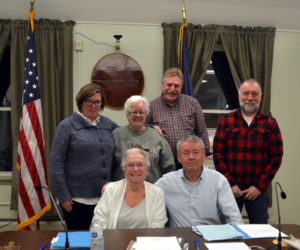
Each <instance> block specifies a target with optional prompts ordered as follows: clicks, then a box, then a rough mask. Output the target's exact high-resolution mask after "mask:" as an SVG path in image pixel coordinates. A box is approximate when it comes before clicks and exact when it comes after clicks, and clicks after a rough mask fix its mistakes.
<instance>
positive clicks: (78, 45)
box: [75, 40, 83, 51]
mask: <svg viewBox="0 0 300 250" xmlns="http://www.w3.org/2000/svg"><path fill="white" fill-rule="evenodd" d="M75 50H76V51H83V41H82V40H76V41H75Z"/></svg>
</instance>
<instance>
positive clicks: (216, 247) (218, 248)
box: [205, 242, 250, 250]
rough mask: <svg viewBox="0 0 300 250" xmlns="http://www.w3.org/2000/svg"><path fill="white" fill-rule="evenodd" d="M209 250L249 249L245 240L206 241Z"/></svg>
mask: <svg viewBox="0 0 300 250" xmlns="http://www.w3.org/2000/svg"><path fill="white" fill-rule="evenodd" d="M205 246H206V247H207V248H208V250H249V249H250V248H249V247H248V246H247V245H246V244H245V243H244V242H226V243H205Z"/></svg>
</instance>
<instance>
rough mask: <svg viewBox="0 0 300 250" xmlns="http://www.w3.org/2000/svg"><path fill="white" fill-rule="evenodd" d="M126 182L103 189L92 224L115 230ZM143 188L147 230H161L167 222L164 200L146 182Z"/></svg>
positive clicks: (158, 192)
mask: <svg viewBox="0 0 300 250" xmlns="http://www.w3.org/2000/svg"><path fill="white" fill-rule="evenodd" d="M126 184H127V180H126V179H122V180H120V181H117V182H112V183H110V184H109V185H107V187H106V188H105V192H104V193H103V195H102V197H101V198H100V200H99V202H98V204H97V206H96V207H95V210H94V218H93V221H92V223H93V224H99V225H101V226H102V227H103V228H104V229H115V228H116V225H117V220H118V216H119V213H120V209H121V205H122V202H123V200H124V195H125V190H126ZM144 186H145V202H146V215H147V222H148V227H149V228H163V227H164V226H165V223H166V222H167V215H166V205H165V198H164V193H163V191H162V189H161V188H160V187H158V186H155V185H153V184H151V183H149V182H147V181H144Z"/></svg>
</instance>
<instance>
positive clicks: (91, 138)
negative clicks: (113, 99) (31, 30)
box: [50, 83, 118, 230]
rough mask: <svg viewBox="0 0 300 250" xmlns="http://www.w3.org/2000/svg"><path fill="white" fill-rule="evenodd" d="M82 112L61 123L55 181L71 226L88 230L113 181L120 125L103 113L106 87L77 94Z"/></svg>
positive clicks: (54, 148)
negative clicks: (114, 133)
mask: <svg viewBox="0 0 300 250" xmlns="http://www.w3.org/2000/svg"><path fill="white" fill-rule="evenodd" d="M76 103H77V107H78V110H79V111H78V112H74V113H73V114H72V115H71V116H70V117H68V118H66V119H64V120H63V121H62V122H60V124H59V125H58V127H57V129H56V132H55V136H54V138H53V142H52V149H51V154H50V165H51V175H52V183H53V187H54V190H55V192H56V195H57V197H58V199H59V202H60V205H61V207H62V210H63V213H64V216H65V220H66V223H67V227H68V229H73V230H76V229H77V230H78V229H80V230H83V229H88V228H89V226H90V224H91V220H92V217H93V211H94V208H95V206H96V204H97V202H98V200H99V198H100V196H101V188H102V186H103V185H104V184H105V183H107V182H108V181H110V180H111V169H112V159H113V154H114V141H113V138H112V131H113V130H114V129H115V128H116V127H118V125H117V124H116V123H115V122H113V121H111V120H110V119H109V118H107V117H105V116H102V115H100V114H99V113H100V111H102V110H103V108H104V105H105V98H104V93H103V90H102V89H101V87H100V86H98V85H96V84H92V83H89V84H87V85H85V86H83V87H82V88H81V89H80V91H79V93H78V94H77V96H76Z"/></svg>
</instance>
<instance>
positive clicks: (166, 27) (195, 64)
mask: <svg viewBox="0 0 300 250" xmlns="http://www.w3.org/2000/svg"><path fill="white" fill-rule="evenodd" d="M180 26H181V23H173V24H166V23H162V28H163V35H164V57H163V60H164V63H163V66H164V70H166V69H167V68H170V67H177V65H178V61H177V60H178V59H177V58H178V49H177V46H178V38H179V29H180ZM216 28H217V26H216V25H206V26H201V25H193V24H188V29H187V30H188V44H189V49H190V71H191V72H190V73H191V80H192V82H193V85H194V92H195V93H197V91H198V89H199V87H200V84H201V81H202V80H203V78H204V76H205V73H206V71H207V68H208V65H209V61H210V58H211V56H212V54H213V51H214V47H215V44H216V42H217V39H218V35H217V32H216Z"/></svg>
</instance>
